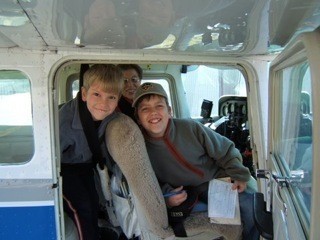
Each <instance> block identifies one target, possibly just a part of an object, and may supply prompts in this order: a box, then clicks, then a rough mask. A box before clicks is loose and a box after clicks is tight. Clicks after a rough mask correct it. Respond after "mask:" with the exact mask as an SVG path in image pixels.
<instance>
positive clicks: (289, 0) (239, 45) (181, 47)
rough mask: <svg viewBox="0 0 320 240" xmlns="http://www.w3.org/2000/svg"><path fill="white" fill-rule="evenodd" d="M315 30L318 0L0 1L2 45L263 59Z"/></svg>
mask: <svg viewBox="0 0 320 240" xmlns="http://www.w3.org/2000/svg"><path fill="white" fill-rule="evenodd" d="M319 25H320V1H319V0H201V1H196V0H1V2H0V48H8V47H10V48H14V47H21V48H25V49H40V50H59V49H67V48H69V49H75V50H77V48H85V49H100V50H103V49H107V50H108V49H126V50H129V49H130V50H136V49H145V51H153V50H155V49H156V50H159V49H160V50H161V51H164V52H165V51H169V52H188V53H190V54H192V53H199V52H201V53H205V54H213V55H231V54H233V55H237V54H248V55H250V54H266V53H271V52H275V51H279V50H281V49H282V48H283V47H284V46H285V45H286V44H287V43H288V42H289V41H290V39H291V38H292V37H293V36H295V35H296V34H297V33H299V32H303V31H312V30H314V29H315V28H317V27H318V26H319Z"/></svg>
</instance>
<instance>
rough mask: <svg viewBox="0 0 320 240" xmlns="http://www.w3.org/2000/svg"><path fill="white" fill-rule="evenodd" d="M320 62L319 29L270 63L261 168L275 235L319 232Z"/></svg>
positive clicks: (301, 236) (302, 235) (305, 235)
mask: <svg viewBox="0 0 320 240" xmlns="http://www.w3.org/2000/svg"><path fill="white" fill-rule="evenodd" d="M319 64H320V31H319V29H318V30H315V31H314V32H311V33H304V34H301V35H300V36H298V37H297V38H296V39H295V41H293V42H291V43H290V44H289V45H288V46H287V47H286V49H285V50H284V51H283V52H282V53H281V54H280V55H279V56H278V57H277V58H276V59H275V60H274V61H273V62H272V64H271V68H270V81H269V84H270V85H269V86H270V88H269V93H270V98H269V99H270V100H269V134H268V139H269V142H268V153H269V155H268V168H269V169H268V170H258V171H257V173H258V177H262V178H266V181H267V185H268V187H269V191H268V196H265V197H266V198H267V199H268V198H269V199H271V201H270V202H271V204H270V206H267V207H269V208H270V209H271V212H272V218H271V217H270V220H271V219H272V220H271V221H273V233H272V235H273V236H272V237H273V239H277V240H289V239H290V240H291V239H299V240H303V239H319V236H320V229H319V220H320V214H319V213H320V211H319V206H320V198H319V196H320V188H319V179H320V171H319V170H320V161H317V160H319V158H320V149H319V143H320V134H319V133H320V125H319V124H318V123H319V121H320V106H319V104H320V95H319V92H320V65H319ZM271 228H272V227H271ZM268 231H269V233H270V232H272V231H270V229H269V230H268V229H266V232H267V233H268ZM266 235H268V234H266Z"/></svg>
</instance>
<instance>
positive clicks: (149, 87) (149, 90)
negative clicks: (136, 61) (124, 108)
mask: <svg viewBox="0 0 320 240" xmlns="http://www.w3.org/2000/svg"><path fill="white" fill-rule="evenodd" d="M149 94H156V95H160V96H162V97H165V98H166V99H168V96H167V93H166V91H165V90H164V89H163V87H162V86H161V85H160V84H158V83H153V82H146V83H143V84H141V85H140V86H139V87H138V89H137V91H136V93H135V94H134V97H133V103H132V107H136V103H137V101H138V100H139V99H140V98H141V97H143V96H145V95H149Z"/></svg>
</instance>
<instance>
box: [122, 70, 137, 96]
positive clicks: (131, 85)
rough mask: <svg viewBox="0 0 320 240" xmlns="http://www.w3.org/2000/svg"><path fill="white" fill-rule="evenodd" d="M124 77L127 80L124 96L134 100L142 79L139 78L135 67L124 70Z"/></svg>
mask: <svg viewBox="0 0 320 240" xmlns="http://www.w3.org/2000/svg"><path fill="white" fill-rule="evenodd" d="M123 78H124V79H125V80H124V86H123V90H122V96H124V97H125V98H128V99H130V100H132V99H133V96H134V94H135V92H136V91H137V88H138V87H139V86H140V84H141V79H140V78H139V75H138V73H137V71H136V70H135V69H133V68H131V69H128V70H125V71H123Z"/></svg>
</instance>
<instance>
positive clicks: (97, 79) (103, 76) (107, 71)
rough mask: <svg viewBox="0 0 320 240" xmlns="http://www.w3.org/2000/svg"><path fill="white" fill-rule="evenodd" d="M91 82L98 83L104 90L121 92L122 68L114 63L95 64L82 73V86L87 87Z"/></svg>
mask: <svg viewBox="0 0 320 240" xmlns="http://www.w3.org/2000/svg"><path fill="white" fill-rule="evenodd" d="M93 83H100V84H101V86H102V88H103V90H104V91H105V92H112V93H116V94H118V95H120V94H121V91H122V88H123V74H122V70H121V69H120V68H119V67H117V66H116V65H114V64H95V65H93V66H92V67H90V68H89V69H88V70H87V71H86V72H85V73H84V75H83V87H84V88H85V89H87V90H88V89H89V88H90V86H91V85H92V84H93Z"/></svg>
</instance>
